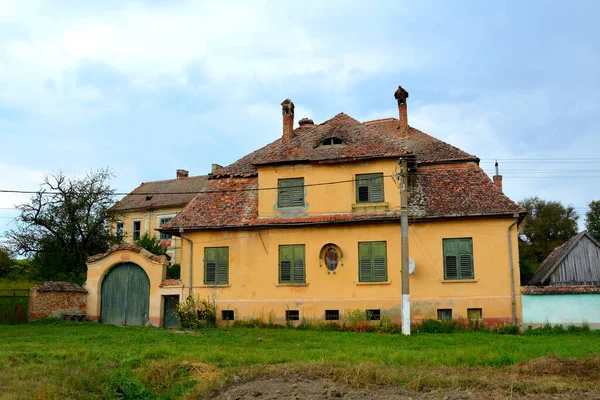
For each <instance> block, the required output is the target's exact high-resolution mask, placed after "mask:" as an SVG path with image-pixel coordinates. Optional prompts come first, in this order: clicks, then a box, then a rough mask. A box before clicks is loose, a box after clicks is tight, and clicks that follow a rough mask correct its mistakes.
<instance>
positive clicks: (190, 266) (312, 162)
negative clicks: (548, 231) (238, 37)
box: [160, 88, 524, 324]
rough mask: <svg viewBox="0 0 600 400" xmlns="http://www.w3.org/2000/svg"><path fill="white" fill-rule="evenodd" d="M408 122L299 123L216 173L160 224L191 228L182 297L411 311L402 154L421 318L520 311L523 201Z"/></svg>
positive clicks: (254, 312) (323, 316) (337, 314)
mask: <svg viewBox="0 0 600 400" xmlns="http://www.w3.org/2000/svg"><path fill="white" fill-rule="evenodd" d="M395 97H396V100H397V102H398V110H399V118H386V119H381V120H375V121H366V122H359V121H357V120H355V119H353V118H352V117H350V116H348V115H346V114H343V113H341V114H338V115H336V116H334V117H333V118H331V119H329V120H327V121H325V122H323V123H320V124H314V123H313V121H312V120H309V119H306V118H304V119H301V120H300V121H299V127H298V128H296V129H294V128H293V124H294V104H293V103H292V102H291V101H290V100H285V101H284V102H283V103H282V114H283V134H282V137H281V138H280V139H278V140H276V141H275V142H273V143H271V144H269V145H267V146H265V147H263V148H261V149H259V150H256V151H254V152H253V153H251V154H249V155H247V156H245V157H243V158H241V159H240V160H238V161H236V162H235V163H233V164H231V165H229V166H227V167H224V168H221V169H218V170H214V171H213V173H211V174H210V175H209V179H208V181H207V182H206V185H205V187H204V190H203V191H202V192H201V193H199V194H198V195H197V196H196V197H195V198H194V199H193V200H192V201H191V202H190V203H189V204H188V205H187V206H186V207H185V208H184V209H183V211H182V212H181V213H179V214H178V215H177V216H176V217H175V218H173V219H172V220H171V221H169V222H168V223H167V224H164V225H162V228H161V229H160V232H163V233H165V234H171V235H174V236H179V237H181V238H183V241H184V243H183V246H182V255H181V260H182V261H181V265H182V269H181V280H182V284H183V288H182V296H187V295H189V294H192V295H198V296H200V297H202V298H209V297H210V298H211V299H214V300H215V301H216V303H217V305H218V307H219V309H220V313H221V317H222V319H248V318H254V317H258V316H260V315H269V314H271V315H273V314H274V315H275V316H276V319H277V320H278V321H279V322H284V321H285V320H298V319H301V318H307V319H317V320H338V319H340V318H343V316H344V314H345V313H347V312H348V311H350V310H357V309H358V310H363V311H367V310H368V311H370V313H369V315H370V316H371V317H372V318H375V319H377V318H381V316H383V315H389V316H390V317H391V318H392V319H394V320H397V321H398V320H400V319H401V305H402V295H401V293H402V292H401V280H402V276H401V251H400V240H401V229H400V206H401V204H400V201H401V197H400V193H399V189H398V186H397V184H396V178H397V177H398V172H399V160H402V159H405V160H407V164H408V167H409V170H408V192H409V203H408V205H409V212H410V220H409V229H408V232H409V233H408V237H409V239H408V242H409V257H410V258H411V266H413V267H414V268H411V270H412V273H411V274H410V298H411V307H412V313H411V316H412V319H413V320H419V319H422V318H428V317H429V318H440V319H446V318H461V317H462V318H465V319H467V318H469V319H479V320H483V321H484V322H485V323H487V324H494V323H498V322H503V321H511V319H513V318H514V319H515V320H520V316H521V312H520V308H521V307H520V297H519V295H518V293H515V283H514V282H518V279H519V268H518V246H517V227H516V226H515V225H516V224H517V223H518V222H520V220H521V219H522V217H523V216H524V211H523V210H522V209H520V208H519V207H518V205H517V204H515V203H514V202H513V201H511V200H510V199H509V198H507V197H506V196H505V195H504V194H503V193H502V189H501V177H500V176H496V177H494V182H492V180H490V179H489V177H488V176H487V175H486V174H485V173H484V172H483V170H482V169H481V168H480V167H479V159H478V158H477V157H476V156H473V155H471V154H468V153H466V152H464V151H462V150H460V149H458V148H456V147H454V146H451V145H449V144H447V143H445V142H442V141H440V140H438V139H436V138H434V137H432V136H430V135H428V134H426V133H424V132H421V131H419V130H417V129H415V128H412V127H410V126H409V125H408V123H407V101H406V99H407V97H408V93H407V92H406V91H404V90H403V89H402V88H399V89H398V90H397V91H396V93H395Z"/></svg>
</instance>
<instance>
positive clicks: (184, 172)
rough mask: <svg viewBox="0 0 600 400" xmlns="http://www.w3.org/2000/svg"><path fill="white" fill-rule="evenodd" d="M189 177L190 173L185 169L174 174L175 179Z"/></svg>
mask: <svg viewBox="0 0 600 400" xmlns="http://www.w3.org/2000/svg"><path fill="white" fill-rule="evenodd" d="M189 175H190V172H189V171H187V170H185V169H178V170H177V173H176V175H175V176H176V177H177V179H181V178H187V177H188V176H189Z"/></svg>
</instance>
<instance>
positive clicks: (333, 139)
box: [321, 137, 346, 146]
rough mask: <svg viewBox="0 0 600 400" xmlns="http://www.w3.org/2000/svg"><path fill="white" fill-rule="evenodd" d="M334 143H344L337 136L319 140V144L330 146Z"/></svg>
mask: <svg viewBox="0 0 600 400" xmlns="http://www.w3.org/2000/svg"><path fill="white" fill-rule="evenodd" d="M334 144H346V143H344V141H343V140H342V139H340V138H337V137H329V138H327V139H325V140H323V141H322V142H321V146H331V145H334Z"/></svg>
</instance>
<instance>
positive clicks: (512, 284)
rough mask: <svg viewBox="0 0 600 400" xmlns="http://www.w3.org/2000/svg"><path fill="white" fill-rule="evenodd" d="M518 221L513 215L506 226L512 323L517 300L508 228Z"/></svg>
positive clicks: (515, 317)
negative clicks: (510, 221) (511, 221)
mask: <svg viewBox="0 0 600 400" xmlns="http://www.w3.org/2000/svg"><path fill="white" fill-rule="evenodd" d="M518 222H519V215H518V214H515V215H514V221H513V223H512V224H510V225H509V226H508V230H507V231H506V233H507V234H508V262H509V265H510V300H511V306H512V324H513V325H516V324H517V300H516V295H515V273H514V271H515V267H514V265H513V251H512V240H511V237H510V230H511V229H512V227H513V226H515V225H516V224H517V223H518Z"/></svg>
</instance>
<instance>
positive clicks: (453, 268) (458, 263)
mask: <svg viewBox="0 0 600 400" xmlns="http://www.w3.org/2000/svg"><path fill="white" fill-rule="evenodd" d="M442 243H443V247H444V279H474V278H475V273H474V272H473V239H472V238H462V239H444V240H443V241H442Z"/></svg>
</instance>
